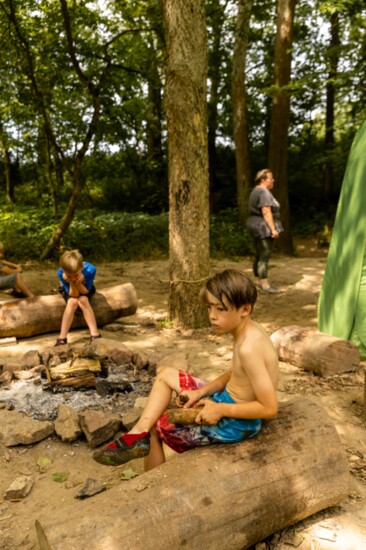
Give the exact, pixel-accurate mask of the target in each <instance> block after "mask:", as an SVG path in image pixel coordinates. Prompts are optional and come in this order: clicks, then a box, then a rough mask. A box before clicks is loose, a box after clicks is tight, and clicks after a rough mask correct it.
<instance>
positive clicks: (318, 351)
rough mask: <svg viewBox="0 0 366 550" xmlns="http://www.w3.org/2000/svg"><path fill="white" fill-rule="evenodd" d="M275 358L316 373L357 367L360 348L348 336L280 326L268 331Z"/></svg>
mask: <svg viewBox="0 0 366 550" xmlns="http://www.w3.org/2000/svg"><path fill="white" fill-rule="evenodd" d="M271 340H272V342H273V344H274V346H275V348H276V349H277V353H278V356H279V359H280V360H281V361H286V362H287V363H292V364H293V365H296V366H297V367H301V368H303V369H304V370H308V371H312V372H314V373H315V374H318V375H320V376H333V375H334V374H340V373H342V372H351V371H356V370H359V368H360V352H359V351H358V349H357V346H355V344H353V343H352V342H349V341H348V340H342V339H341V338H336V337H335V336H330V335H329V334H325V333H324V332H317V331H316V330H308V329H305V328H302V327H297V326H291V327H283V328H281V329H279V330H277V331H276V332H274V333H273V334H272V335H271Z"/></svg>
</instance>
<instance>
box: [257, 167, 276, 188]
mask: <svg viewBox="0 0 366 550" xmlns="http://www.w3.org/2000/svg"><path fill="white" fill-rule="evenodd" d="M268 174H272V170H270V169H269V168H263V169H262V170H259V172H257V173H256V175H255V178H254V184H255V185H258V184H259V183H260V182H261V181H263V180H266V179H267V177H268Z"/></svg>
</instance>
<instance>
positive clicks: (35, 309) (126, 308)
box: [0, 283, 137, 338]
mask: <svg viewBox="0 0 366 550" xmlns="http://www.w3.org/2000/svg"><path fill="white" fill-rule="evenodd" d="M91 304H92V306H93V309H94V312H95V316H96V319H97V323H98V326H99V327H102V326H103V325H106V324H107V323H111V322H112V321H115V320H116V319H119V318H120V317H126V316H128V315H133V314H134V313H135V312H136V309H137V296H136V291H135V288H134V286H133V285H132V284H131V283H125V284H121V285H117V286H112V287H110V288H103V289H101V290H98V291H97V292H96V293H95V294H94V296H92V298H91ZM64 310H65V301H64V299H63V298H62V296H61V295H59V294H57V295H52V296H36V297H35V298H26V299H25V298H23V299H21V300H12V301H7V302H0V337H3V336H17V337H18V338H25V337H28V336H35V335H37V334H46V333H48V332H56V331H58V330H60V326H61V319H62V315H63V312H64ZM86 326H87V325H86V323H85V320H84V317H83V315H82V313H81V311H77V312H76V315H75V319H74V322H73V324H72V328H82V327H86Z"/></svg>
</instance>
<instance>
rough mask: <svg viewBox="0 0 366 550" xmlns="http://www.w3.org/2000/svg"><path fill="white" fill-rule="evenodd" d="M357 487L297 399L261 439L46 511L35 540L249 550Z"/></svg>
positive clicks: (52, 547) (76, 545) (192, 455)
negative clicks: (59, 510)
mask: <svg viewBox="0 0 366 550" xmlns="http://www.w3.org/2000/svg"><path fill="white" fill-rule="evenodd" d="M124 467H125V466H122V467H121V468H124ZM96 475H97V474H96ZM349 477H350V474H349V469H348V465H347V460H346V456H345V451H344V449H343V447H342V444H341V442H340V440H339V436H338V434H337V432H336V429H335V427H334V425H333V423H332V422H331V420H330V419H329V417H328V416H327V414H326V413H325V411H324V410H323V409H322V408H321V407H319V405H317V404H316V403H314V402H313V401H310V400H306V399H297V400H293V401H288V402H285V403H281V405H280V409H279V413H278V415H277V417H276V418H274V419H271V420H270V421H266V422H265V423H264V426H263V430H262V431H261V433H260V434H258V435H257V436H256V437H254V438H253V439H249V440H247V441H244V442H241V443H237V444H230V445H211V446H208V447H201V448H197V449H194V450H191V451H189V452H187V453H183V454H181V455H176V456H174V457H173V458H172V459H170V460H168V461H167V462H166V463H165V464H163V465H162V466H159V467H158V468H155V469H154V470H151V471H149V472H147V473H145V474H142V475H141V476H139V477H136V478H134V479H131V480H130V481H128V482H122V483H121V484H120V485H119V486H116V487H113V488H111V489H109V490H108V491H105V492H104V493H101V494H100V495H97V496H95V497H94V498H92V499H89V500H84V501H78V502H76V503H74V504H72V505H71V506H69V507H68V508H67V509H66V510H64V511H65V512H66V513H64V514H63V517H64V518H67V519H64V520H62V521H61V520H60V519H59V518H58V516H57V514H54V513H52V512H50V511H47V507H45V508H44V509H43V510H42V511H41V510H40V512H39V515H38V519H37V520H36V530H37V536H38V541H39V545H40V548H41V550H64V549H65V548H67V549H68V550H83V549H88V550H111V549H112V548H115V549H117V548H123V550H136V548H143V549H144V550H166V549H167V548H181V547H185V548H189V549H190V550H202V548H210V550H221V549H222V548H230V550H239V549H240V550H244V549H246V548H249V547H250V546H252V545H254V544H256V543H257V542H259V541H261V540H263V539H264V538H266V537H268V536H270V535H271V534H273V533H276V532H278V531H280V530H282V529H284V528H285V527H287V526H289V525H292V524H294V523H296V522H298V521H300V520H302V519H304V518H306V517H308V516H310V515H312V514H315V513H316V512H319V511H320V510H323V509H325V508H328V507H330V506H336V505H338V504H339V503H340V502H341V501H342V500H343V499H344V498H345V497H347V494H348V488H349V487H348V485H349Z"/></svg>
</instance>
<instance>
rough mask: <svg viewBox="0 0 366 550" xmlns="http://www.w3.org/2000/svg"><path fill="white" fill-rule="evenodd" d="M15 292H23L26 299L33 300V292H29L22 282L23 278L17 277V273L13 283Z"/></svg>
mask: <svg viewBox="0 0 366 550" xmlns="http://www.w3.org/2000/svg"><path fill="white" fill-rule="evenodd" d="M15 290H16V291H17V292H23V294H25V295H26V296H27V298H33V297H34V294H33V292H31V291H30V290H29V288H28V287H27V285H26V284H25V282H24V279H23V277H22V276H21V275H19V273H17V278H16V282H15Z"/></svg>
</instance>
